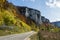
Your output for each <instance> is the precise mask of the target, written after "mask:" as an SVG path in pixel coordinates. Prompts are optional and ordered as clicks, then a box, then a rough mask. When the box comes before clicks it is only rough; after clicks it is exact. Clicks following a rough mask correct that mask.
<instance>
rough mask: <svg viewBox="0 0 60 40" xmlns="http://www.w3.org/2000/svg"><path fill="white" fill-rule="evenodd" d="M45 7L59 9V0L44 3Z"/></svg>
mask: <svg viewBox="0 0 60 40" xmlns="http://www.w3.org/2000/svg"><path fill="white" fill-rule="evenodd" d="M46 5H47V6H49V7H58V8H60V0H49V1H47V2H46Z"/></svg>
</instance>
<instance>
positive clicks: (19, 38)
mask: <svg viewBox="0 0 60 40" xmlns="http://www.w3.org/2000/svg"><path fill="white" fill-rule="evenodd" d="M35 33H36V32H34V31H31V32H26V33H22V34H14V35H8V36H0V40H27V39H28V38H29V37H30V36H31V35H33V34H35Z"/></svg>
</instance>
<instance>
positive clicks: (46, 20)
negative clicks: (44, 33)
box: [41, 16, 50, 23]
mask: <svg viewBox="0 0 60 40" xmlns="http://www.w3.org/2000/svg"><path fill="white" fill-rule="evenodd" d="M41 20H42V22H43V23H50V21H49V19H47V18H45V17H44V16H41Z"/></svg>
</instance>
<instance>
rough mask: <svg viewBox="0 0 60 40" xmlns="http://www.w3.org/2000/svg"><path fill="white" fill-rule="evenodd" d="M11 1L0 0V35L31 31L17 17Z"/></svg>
mask: <svg viewBox="0 0 60 40" xmlns="http://www.w3.org/2000/svg"><path fill="white" fill-rule="evenodd" d="M17 13H18V12H17V9H16V7H15V6H14V5H13V4H12V3H8V2H7V1H6V0H0V36H1V35H8V34H14V33H22V32H27V31H31V27H30V26H29V25H27V24H26V23H24V22H23V21H22V20H21V19H20V18H18V17H17V15H16V14H17Z"/></svg>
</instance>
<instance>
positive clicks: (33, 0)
mask: <svg viewBox="0 0 60 40" xmlns="http://www.w3.org/2000/svg"><path fill="white" fill-rule="evenodd" d="M23 1H31V2H35V0H23Z"/></svg>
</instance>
